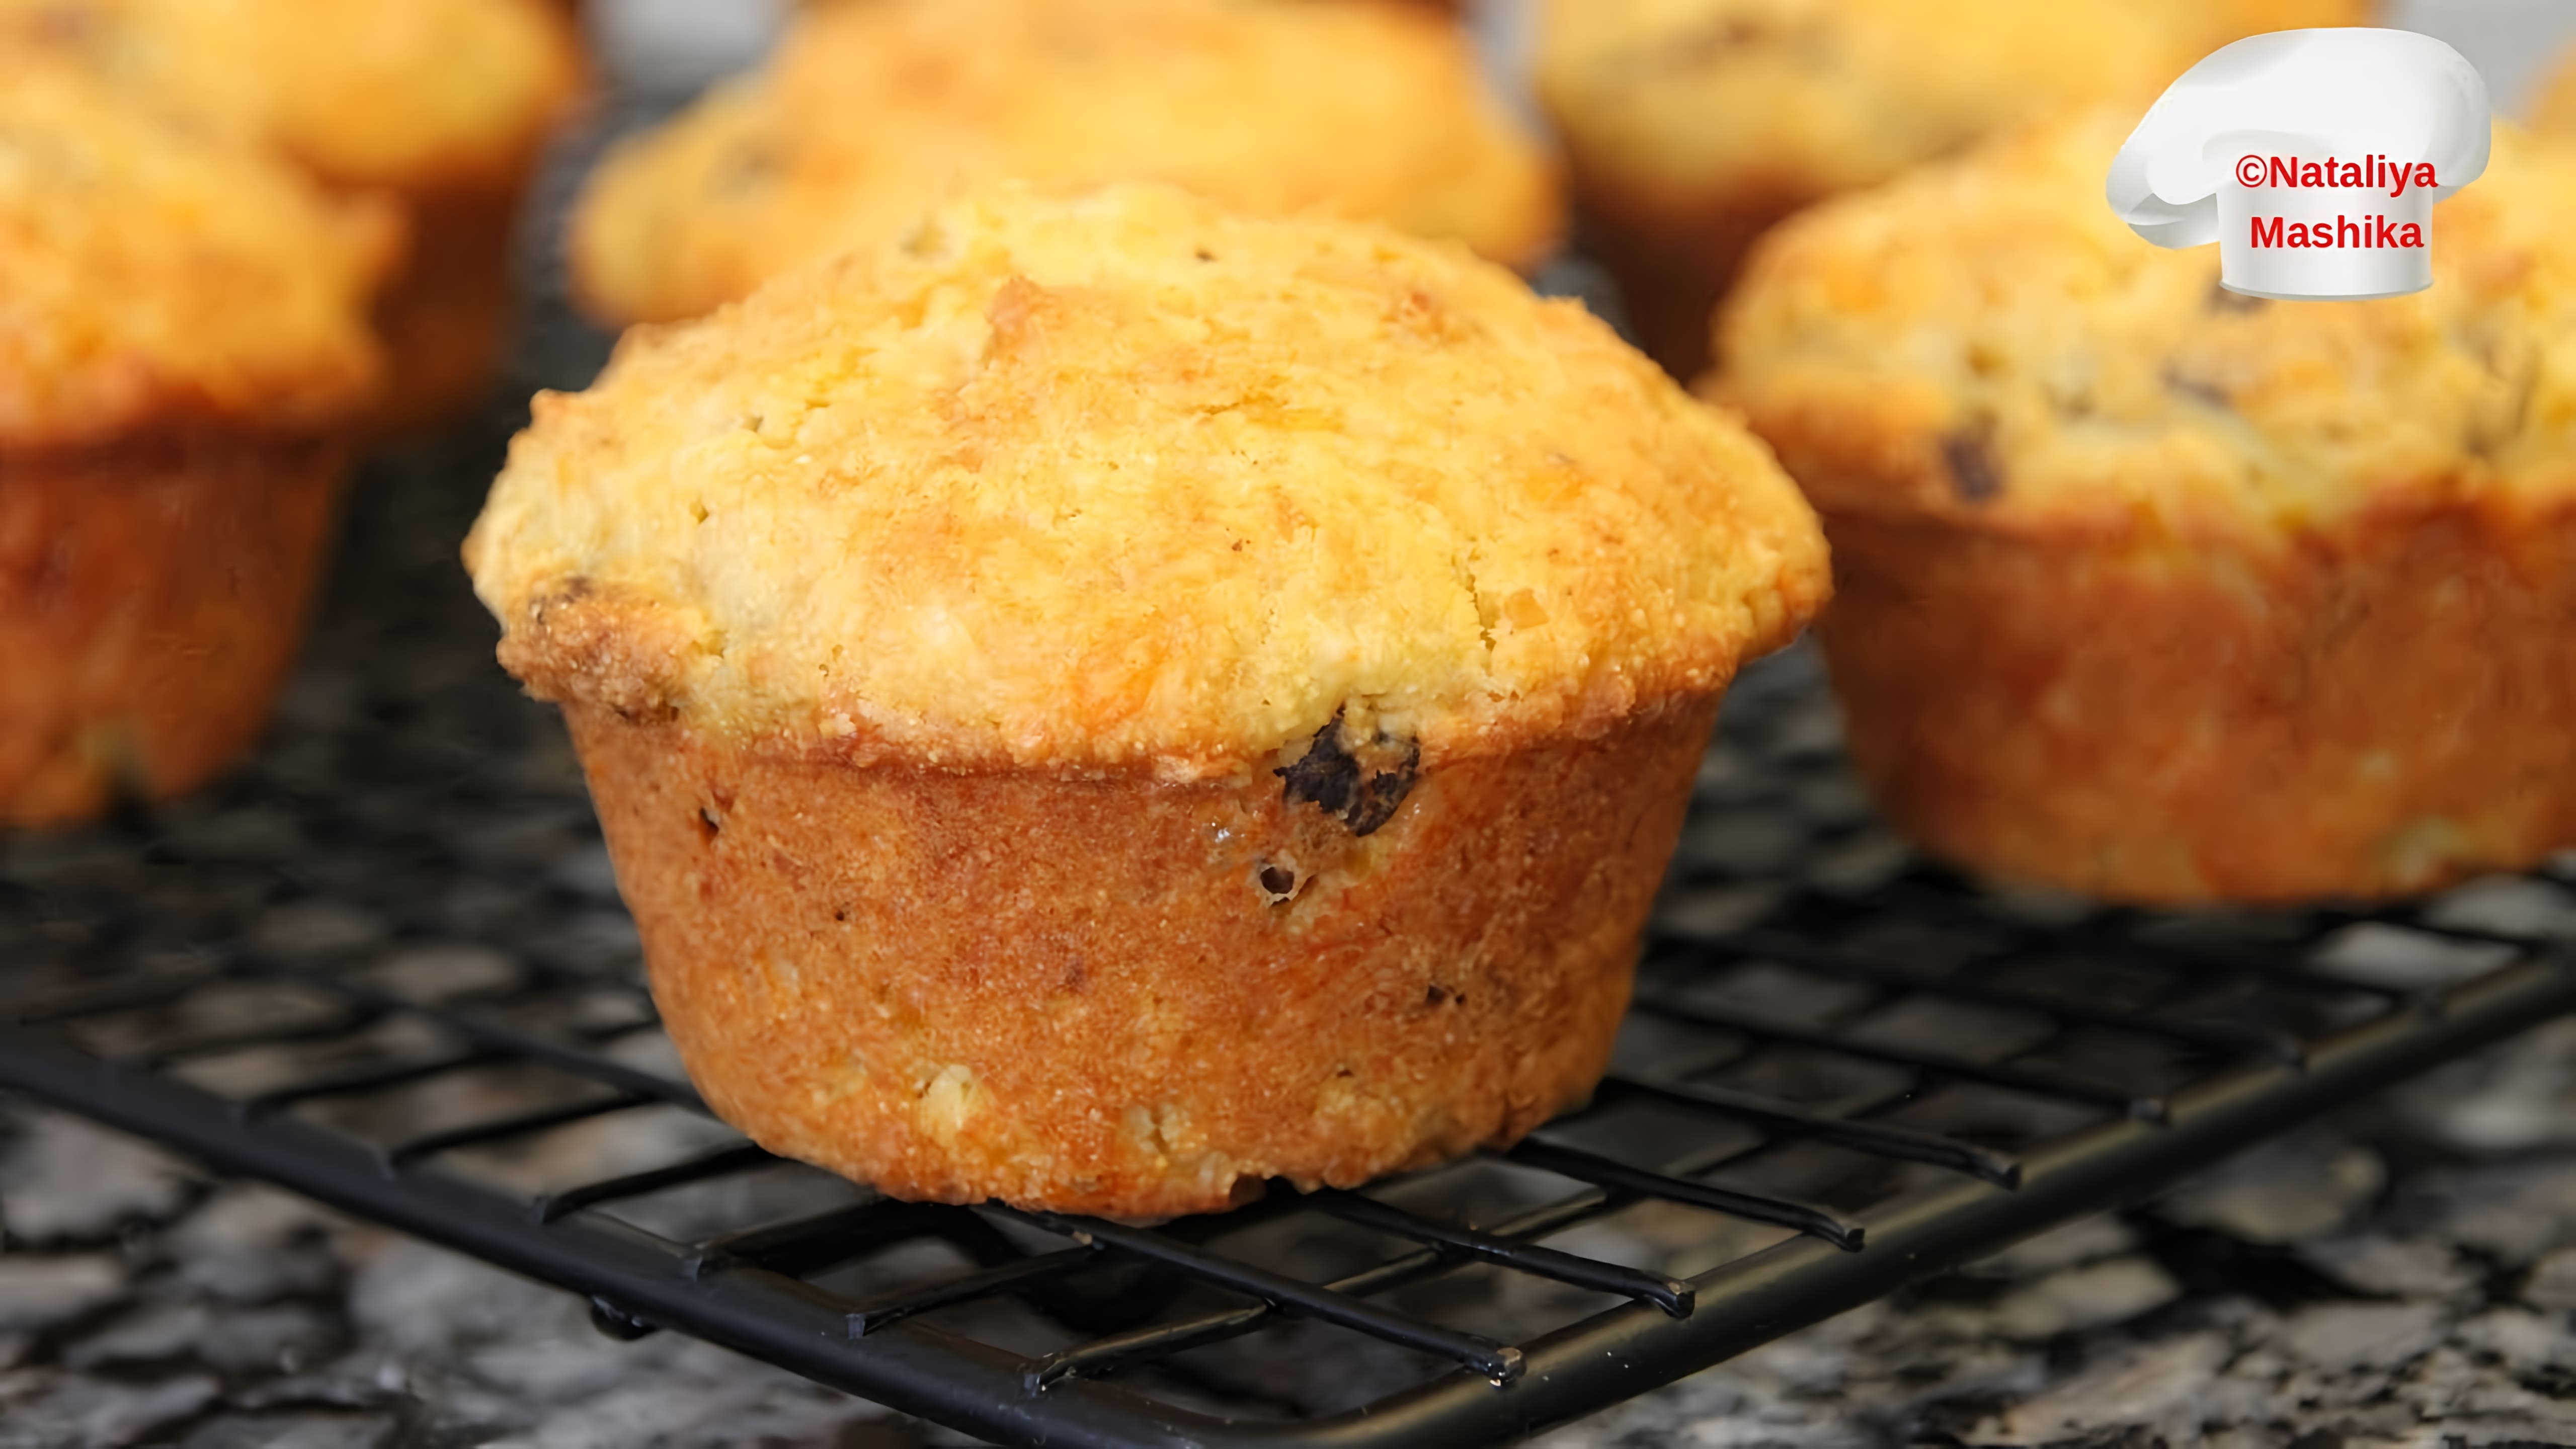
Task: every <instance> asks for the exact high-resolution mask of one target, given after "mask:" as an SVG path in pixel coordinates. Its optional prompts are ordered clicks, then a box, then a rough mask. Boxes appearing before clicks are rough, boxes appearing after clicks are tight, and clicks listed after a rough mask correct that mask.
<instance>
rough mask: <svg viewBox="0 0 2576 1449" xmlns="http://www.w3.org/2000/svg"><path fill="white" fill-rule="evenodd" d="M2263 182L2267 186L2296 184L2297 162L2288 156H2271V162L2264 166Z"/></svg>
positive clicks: (2297, 177)
mask: <svg viewBox="0 0 2576 1449" xmlns="http://www.w3.org/2000/svg"><path fill="white" fill-rule="evenodd" d="M2263 182H2264V184H2265V185H2267V186H2296V185H2298V184H2299V163H2298V162H2297V161H2295V160H2293V159H2290V158H2288V157H2283V156H2275V157H2273V158H2272V164H2271V165H2269V166H2267V167H2265V168H2264V171H2263Z"/></svg>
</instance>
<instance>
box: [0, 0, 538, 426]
mask: <svg viewBox="0 0 2576 1449" xmlns="http://www.w3.org/2000/svg"><path fill="white" fill-rule="evenodd" d="M0 50H9V51H18V52H21V53H25V52H41V53H44V54H48V55H52V56H56V57H61V58H65V59H68V60H72V61H75V62H77V63H79V64H82V65H85V66H87V67H89V68H90V69H92V70H93V71H95V72H96V73H98V74H99V75H101V76H103V77H105V78H107V79H108V80H109V81H110V82H112V83H113V84H115V85H117V86H118V87H120V88H121V89H122V90H123V91H124V92H125V93H126V94H127V95H128V96H130V97H132V98H134V99H136V100H138V101H148V102H149V103H151V104H153V105H156V106H160V107H165V108H168V109H171V110H174V111H178V112H182V113H184V114H186V115H187V116H188V117H189V119H190V120H191V121H192V123H198V124H205V123H213V124H217V125H221V126H225V127H229V128H233V129H236V130H238V131H239V132H241V133H243V134H245V135H248V136H254V137H257V138H259V139H261V140H264V141H266V142H268V143H270V144H273V145H275V146H276V147H278V148H279V149H281V150H283V151H284V152H286V153H287V154H288V155H289V156H291V157H293V158H294V159H295V160H296V161H297V162H298V163H300V164H301V165H303V166H304V167H305V168H306V169H308V170H309V171H310V172H311V173H312V174H313V175H315V176H317V177H319V178H321V179H322V180H323V181H325V182H327V183H328V184H330V185H331V186H333V187H336V188H340V189H344V190H350V191H370V192H373V191H382V192H390V193H392V194H393V195H395V196H396V197H398V198H399V199H400V200H401V201H402V202H403V204H404V206H405V208H406V210H407V211H408V213H409V216H410V222H411V228H410V229H411V232H412V247H411V251H410V254H409V255H410V260H409V262H408V264H407V266H406V267H405V269H404V270H403V271H402V272H401V273H400V274H398V275H397V276H396V277H395V279H394V280H393V282H392V283H391V285H390V286H388V287H387V288H386V290H385V291H384V293H383V295H382V296H381V297H380V298H379V300H378V326H379V328H380V330H381V331H382V333H383V335H384V337H385V340H386V343H387V352H388V358H389V362H390V364H391V368H392V372H391V376H390V377H389V379H388V382H387V386H386V389H385V392H384V402H383V408H384V412H383V415H382V416H381V417H380V418H379V420H378V422H379V424H380V425H381V426H386V427H393V428H407V427H412V426H416V425H420V424H424V423H427V422H431V421H434V420H436V419H437V418H439V417H441V416H443V415H445V414H447V413H450V412H453V411H455V410H456V409H457V408H459V407H461V406H463V405H465V404H466V403H469V402H471V401H472V400H473V399H474V398H475V397H476V396H477V395H478V394H479V393H480V392H481V390H482V389H483V388H484V387H485V386H486V385H487V384H488V382H489V381H490V378H491V373H492V369H493V367H494V365H495V364H496V363H497V361H498V359H499V355H500V347H501V344H502V341H503V337H504V333H505V329H506V327H507V323H508V320H509V307H510V288H509V252H510V236H511V229H512V227H513V225H514V216H515V213H516V209H517V206H518V201H519V196H520V193H521V191H522V190H523V189H524V187H525V185H526V183H527V180H528V177H529V175H530V173H531V171H532V170H533V169H534V167H535V165H536V162H537V159H538V152H539V149H540V148H541V147H542V146H543V144H544V142H545V139H546V137H547V134H548V132H549V131H550V129H551V128H552V126H553V124H554V122H555V121H556V120H557V119H558V118H559V117H560V116H561V115H562V113H563V111H564V110H565V108H566V107H567V105H568V104H569V103H570V102H571V100H572V99H573V97H574V95H575V94H576V92H577V90H578V88H579V85H580V59H579V48H578V44H577V35H576V32H575V30H574V27H573V25H572V23H571V21H570V20H569V19H568V18H567V17H566V16H565V14H564V13H563V11H562V9H561V7H560V6H557V5H554V4H550V3H548V0H365V3H352V0H0Z"/></svg>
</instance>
